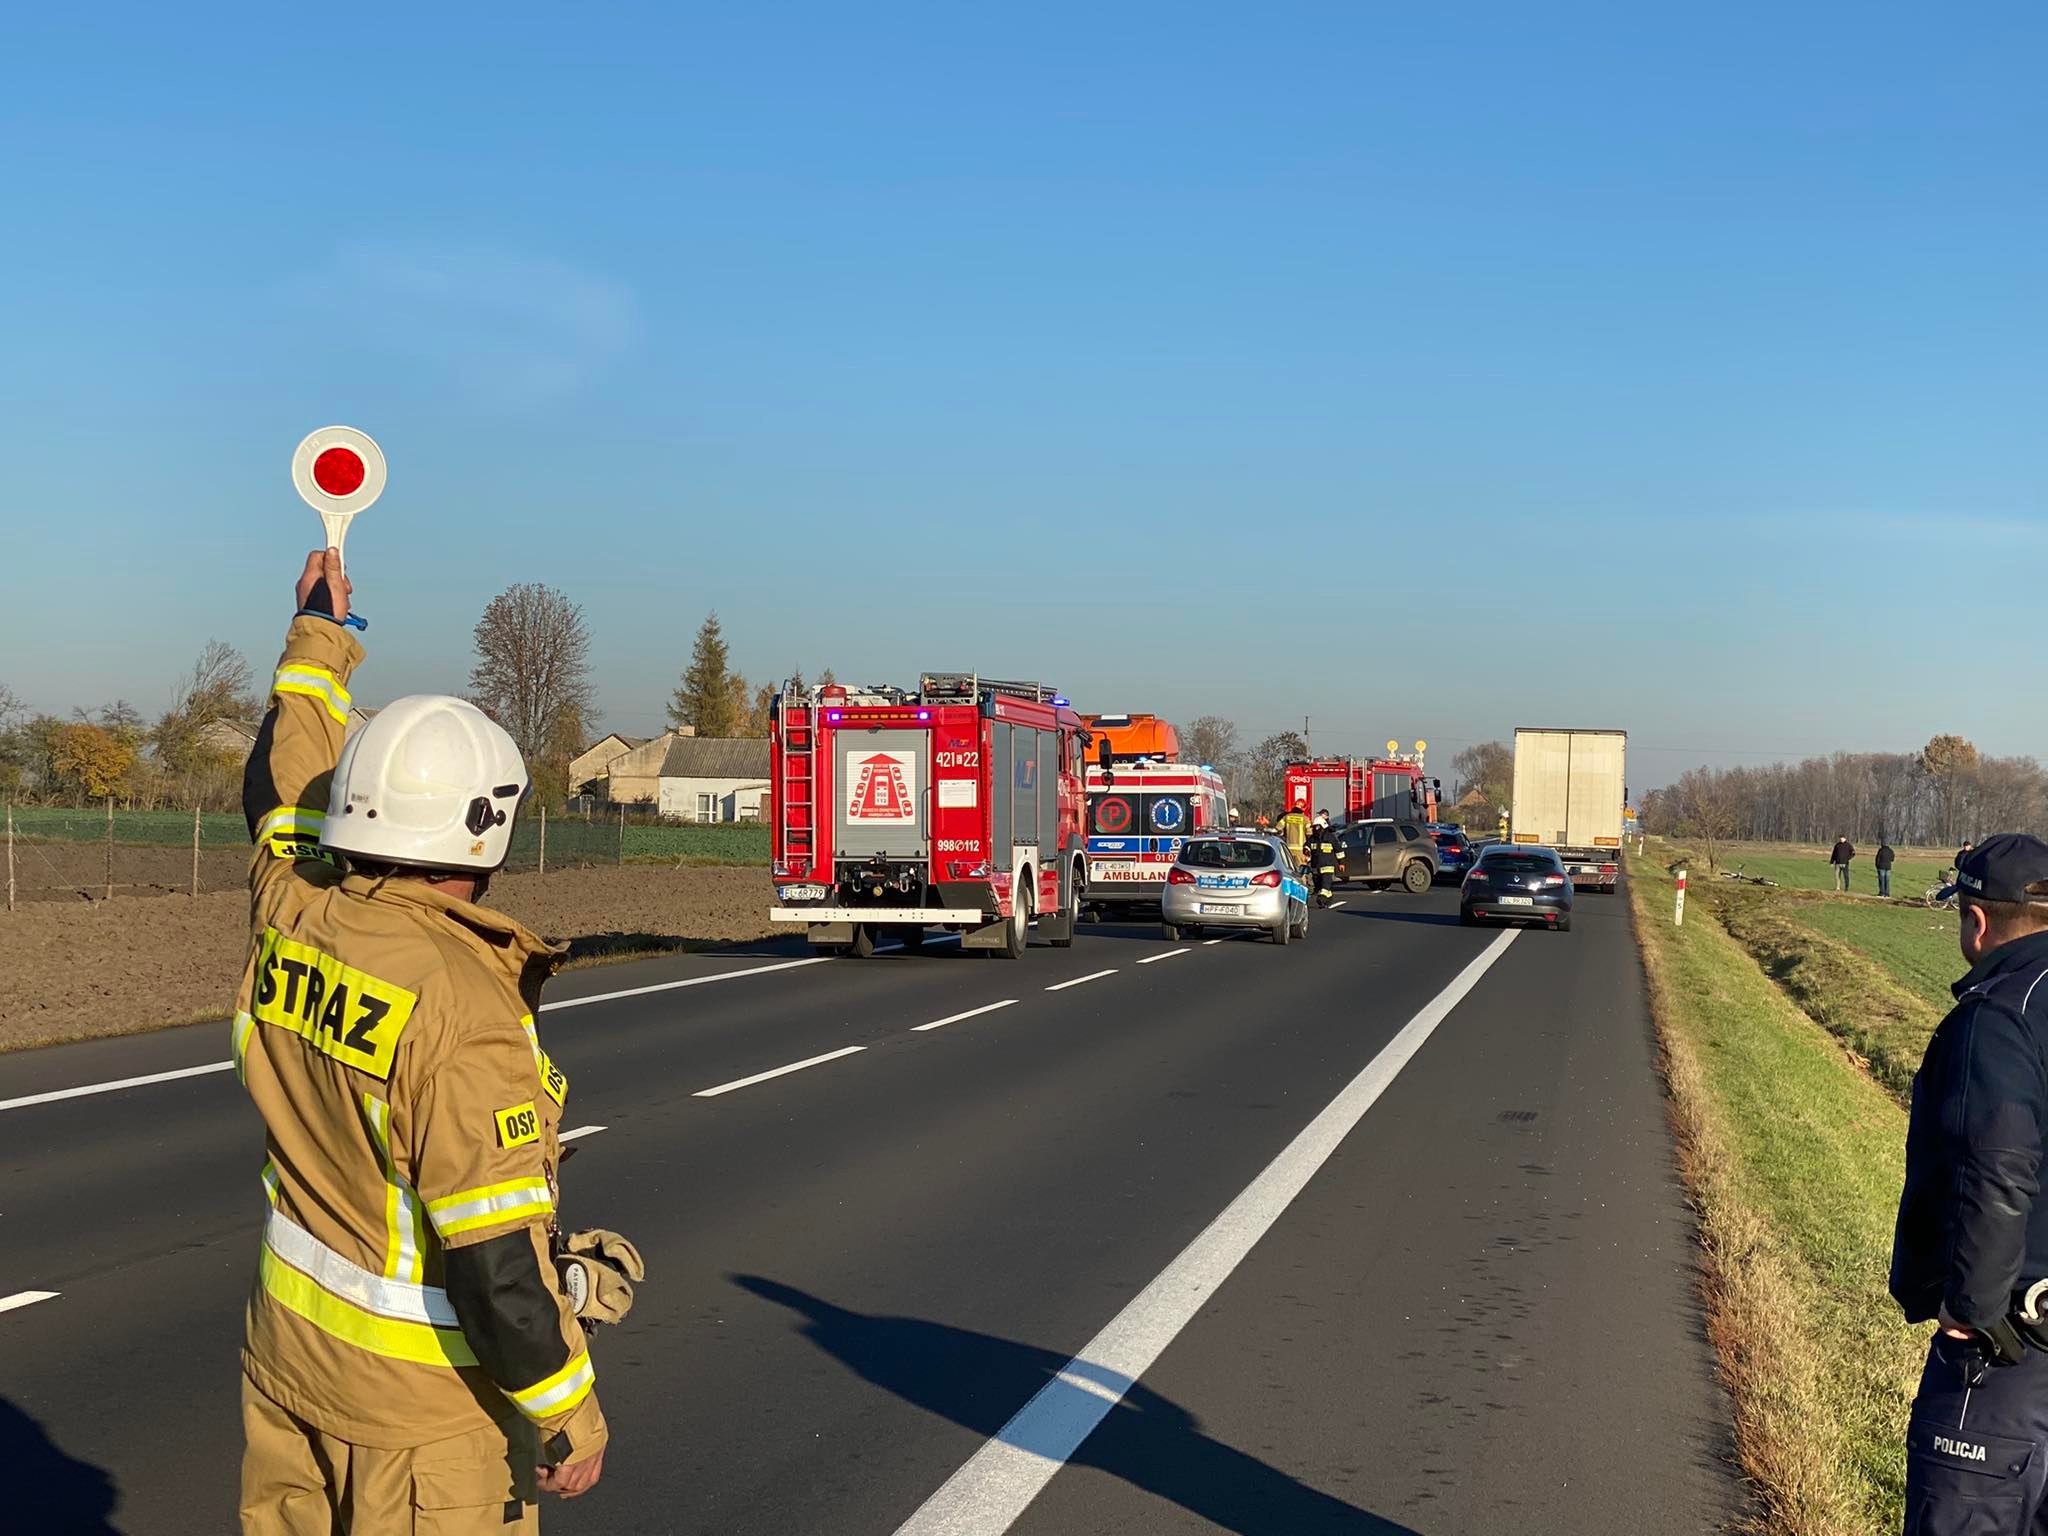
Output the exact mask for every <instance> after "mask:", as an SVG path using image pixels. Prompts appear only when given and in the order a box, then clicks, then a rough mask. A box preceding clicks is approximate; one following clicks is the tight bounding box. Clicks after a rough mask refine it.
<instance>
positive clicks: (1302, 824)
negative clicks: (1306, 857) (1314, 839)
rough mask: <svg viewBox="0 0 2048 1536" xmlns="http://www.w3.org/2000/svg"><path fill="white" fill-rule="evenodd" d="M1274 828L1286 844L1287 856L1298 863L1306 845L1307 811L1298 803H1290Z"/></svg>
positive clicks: (1307, 830) (1307, 831)
mask: <svg viewBox="0 0 2048 1536" xmlns="http://www.w3.org/2000/svg"><path fill="white" fill-rule="evenodd" d="M1275 830H1276V831H1278V832H1279V834H1280V840H1281V841H1282V842H1284V843H1286V844H1287V856H1288V857H1289V858H1290V859H1292V860H1293V861H1294V862H1295V864H1296V865H1299V864H1300V863H1301V861H1302V854H1303V851H1304V850H1305V849H1306V848H1307V847H1308V833H1309V825H1308V812H1307V811H1304V810H1303V809H1302V808H1301V807H1300V806H1298V805H1290V806H1289V807H1288V808H1287V813H1286V814H1285V815H1284V816H1282V817H1281V818H1280V825H1279V826H1278V827H1277V828H1276V829H1275Z"/></svg>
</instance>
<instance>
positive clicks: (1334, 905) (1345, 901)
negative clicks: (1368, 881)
mask: <svg viewBox="0 0 2048 1536" xmlns="http://www.w3.org/2000/svg"><path fill="white" fill-rule="evenodd" d="M1350 905H1351V898H1350V897H1348V896H1347V897H1345V898H1344V899H1343V900H1342V901H1333V902H1331V903H1330V910H1331V911H1332V912H1334V911H1336V910H1337V909H1338V908H1339V907H1348V906H1350Z"/></svg>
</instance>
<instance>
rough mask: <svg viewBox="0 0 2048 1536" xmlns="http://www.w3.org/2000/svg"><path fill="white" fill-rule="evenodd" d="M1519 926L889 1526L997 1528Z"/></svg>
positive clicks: (968, 1533) (1219, 1278)
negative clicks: (938, 1485) (925, 1495)
mask: <svg viewBox="0 0 2048 1536" xmlns="http://www.w3.org/2000/svg"><path fill="white" fill-rule="evenodd" d="M1518 932H1520V930H1519V929H1515V928H1509V929H1505V930H1503V931H1502V932H1501V934H1500V936H1499V937H1498V938H1496V939H1495V940H1494V941H1493V942H1492V943H1491V944H1489V945H1487V947H1486V948H1485V949H1483V950H1481V951H1480V952H1479V956H1478V958H1477V959H1475V960H1474V961H1472V963H1471V964H1470V965H1468V966H1466V967H1465V969H1464V970H1462V971H1460V972H1459V973H1458V974H1457V976H1456V977H1455V978H1453V979H1452V981H1451V983H1450V985H1449V986H1447V987H1445V988H1444V989H1443V991H1441V992H1439V993H1438V994H1437V995H1436V996H1435V997H1434V998H1433V999H1431V1001H1430V1002H1429V1004H1428V1006H1427V1007H1425V1008H1424V1009H1423V1010H1422V1011H1421V1012H1420V1013H1418V1014H1416V1015H1415V1017H1414V1018H1412V1019H1410V1020H1409V1021H1408V1022H1407V1023H1406V1024H1404V1025H1402V1026H1401V1031H1400V1033H1399V1034H1397V1035H1395V1036H1394V1038H1393V1039H1392V1040H1390V1041H1388V1042H1387V1044H1386V1046H1385V1047H1384V1048H1383V1049H1382V1050H1381V1051H1380V1053H1379V1055H1377V1056H1375V1057H1373V1059H1372V1060H1371V1061H1369V1062H1367V1063H1366V1065H1365V1068H1364V1070H1363V1071H1361V1072H1360V1073H1359V1074H1358V1076H1356V1077H1354V1078H1353V1079H1352V1080H1351V1081H1350V1082H1349V1083H1347V1084H1345V1086H1344V1087H1343V1088H1342V1089H1341V1090H1340V1091H1339V1092H1338V1094H1337V1096H1336V1097H1335V1098H1334V1099H1332V1100H1331V1101H1330V1102H1329V1104H1328V1106H1327V1107H1325V1108H1324V1110H1323V1111H1322V1113H1321V1114H1319V1115H1317V1116H1316V1117H1315V1119H1313V1120H1311V1121H1310V1122H1309V1123H1308V1125H1307V1126H1305V1127H1304V1128H1303V1130H1302V1132H1301V1134H1300V1135H1298V1136H1296V1137H1295V1138H1294V1140H1293V1141H1291V1142H1289V1143H1288V1144H1287V1146H1286V1148H1285V1149H1284V1150H1283V1151H1282V1152H1281V1153H1280V1155H1279V1156H1278V1157H1276V1158H1274V1159H1273V1161H1272V1162H1270V1163H1268V1164H1267V1165H1266V1167H1265V1169H1264V1170H1263V1171H1262V1172H1261V1173H1260V1174H1259V1176H1258V1177H1257V1178H1255V1179H1253V1180H1252V1182H1251V1183H1250V1184H1248V1185H1246V1186H1245V1189H1244V1192H1243V1193H1242V1194H1240V1195H1239V1196H1238V1197H1237V1198H1236V1199H1235V1200H1233V1201H1231V1202H1230V1204H1229V1205H1228V1206H1227V1207H1226V1208H1225V1209H1224V1211H1223V1214H1222V1215H1220V1216H1218V1217H1217V1218H1216V1219H1215V1220H1214V1221H1213V1222H1211V1223H1210V1224H1209V1225H1208V1227H1207V1228H1206V1229H1205V1230H1204V1231H1203V1232H1202V1233H1201V1235H1200V1236H1198V1237H1197V1238H1196V1239H1195V1240H1194V1241H1193V1242H1191V1243H1189V1244H1188V1245H1187V1247H1186V1248H1184V1249H1182V1250H1181V1253H1180V1256H1179V1257H1178V1258H1176V1259H1175V1260H1174V1261H1173V1262H1172V1263H1171V1264H1169V1265H1167V1266H1166V1268H1165V1269H1163V1270H1161V1271H1160V1272H1159V1275H1158V1277H1157V1278H1156V1279H1154V1280H1153V1281H1152V1283H1151V1284H1150V1285H1148V1286H1146V1287H1145V1289H1144V1290H1142V1291H1140V1292H1139V1293H1138V1294H1137V1295H1136V1296H1135V1297H1134V1298H1132V1300H1131V1302H1130V1304H1129V1305H1128V1306H1126V1307H1125V1308H1124V1309H1123V1311H1121V1312H1119V1313H1118V1314H1117V1315H1116V1317H1115V1319H1114V1320H1113V1321H1111V1323H1110V1324H1109V1326H1108V1327H1107V1328H1104V1329H1103V1330H1102V1332H1100V1333H1098V1334H1097V1335H1096V1336H1095V1337H1094V1338H1093V1339H1091V1340H1090V1341H1089V1342H1088V1345H1087V1347H1086V1348H1084V1349H1083V1350H1082V1351H1081V1353H1080V1354H1078V1355H1076V1356H1075V1357H1074V1358H1073V1359H1072V1360H1070V1361H1068V1362H1067V1367H1066V1369H1065V1370H1063V1371H1061V1372H1060V1373H1059V1374H1058V1375H1057V1376H1056V1377H1054V1378H1053V1379H1052V1380H1051V1381H1049V1382H1047V1383H1046V1384H1045V1385H1044V1386H1043V1387H1041V1388H1040V1389H1039V1390H1038V1393H1037V1395H1036V1396H1035V1397H1033V1398H1032V1399H1031V1401H1030V1402H1028V1403H1026V1404H1025V1405H1024V1406H1023V1408H1022V1409H1020V1410H1019V1411H1018V1413H1017V1415H1016V1416H1015V1417H1014V1418H1012V1419H1011V1420H1010V1422H1009V1423H1008V1424H1005V1425H1004V1426H1003V1427H1002V1429H1001V1430H999V1431H997V1433H996V1437H995V1438H994V1439H993V1440H990V1441H989V1442H988V1443H987V1444H986V1445H984V1446H982V1448H981V1449H980V1450H978V1451H976V1452H975V1453H974V1455H973V1456H971V1457H969V1458H968V1460H967V1462H966V1464H965V1465H963V1466H962V1467H961V1468H960V1470H959V1471H957V1472H955V1473H954V1474H953V1475H952V1477H950V1478H949V1479H947V1481H946V1483H945V1486H943V1487H942V1488H940V1489H939V1491H938V1492H937V1493H934V1494H933V1495H932V1496H931V1497H930V1498H929V1499H927V1500H925V1502H924V1503H923V1505H921V1506H920V1507H919V1508H918V1510H917V1512H916V1513H915V1514H913V1515H912V1516H911V1517H910V1518H909V1519H908V1520H906V1521H904V1522H903V1524H902V1525H900V1526H898V1527H897V1529H896V1536H997V1533H999V1532H1002V1531H1007V1530H1008V1529H1009V1528H1010V1526H1011V1525H1012V1524H1013V1523H1014V1522H1015V1521H1016V1520H1017V1518H1018V1516H1020V1515H1022V1514H1023V1513H1024V1510H1025V1507H1026V1506H1027V1505H1029V1504H1030V1503H1031V1501H1032V1500H1033V1499H1034V1498H1036V1497H1037V1496H1038V1494H1039V1493H1040V1491H1042V1490H1043V1489H1044V1487H1045V1485H1046V1484H1047V1483H1048V1482H1050V1481H1051V1480H1052V1477H1053V1474H1054V1473H1056V1472H1057V1471H1059V1469H1060V1468H1061V1467H1062V1466H1063V1465H1065V1463H1066V1460H1067V1458H1068V1457H1069V1456H1071V1455H1073V1453H1074V1451H1075V1450H1076V1449H1077V1448H1078V1447H1079V1446H1080V1444H1081V1442H1082V1441H1083V1440H1085V1439H1087V1438H1088V1436H1089V1434H1090V1433H1091V1432H1092V1431H1093V1430H1094V1428H1095V1426H1096V1425H1098V1424H1100V1423H1101V1422H1102V1420H1103V1419H1104V1417H1106V1416H1107V1415H1108V1413H1109V1411H1110V1410H1111V1409H1112V1408H1114V1407H1115V1406H1116V1405H1117V1403H1118V1402H1119V1401H1121V1400H1122V1398H1123V1395H1124V1394H1125V1393H1126V1392H1128V1391H1129V1390H1130V1389H1131V1387H1132V1386H1133V1385H1134V1384H1135V1383H1136V1382H1137V1380H1138V1378H1139V1377H1141V1376H1143V1375H1144V1374H1145V1372H1146V1371H1147V1370H1148V1369H1150V1368H1151V1366H1152V1363H1153V1362H1154V1361H1156V1360H1157V1359H1158V1358H1159V1356H1160V1354H1161V1352H1162V1351H1163V1350H1165V1348H1166V1346H1167V1345H1168V1344H1171V1343H1172V1342H1173V1340H1174V1337H1175V1335H1177V1334H1178V1333H1179V1332H1180V1331H1181V1329H1183V1328H1185V1327H1186V1326H1187V1325H1188V1323H1189V1321H1190V1320H1192V1319H1193V1318H1194V1317H1195V1315H1196V1314H1197V1313H1199V1312H1200V1311H1201V1310H1202V1308H1203V1307H1204V1306H1206V1305H1207V1304H1208V1301H1209V1298H1210V1297H1212V1296H1214V1295H1215V1294H1216V1291H1217V1288H1218V1287H1220V1286H1221V1285H1222V1284H1223V1282H1224V1281H1225V1280H1227V1279H1228V1278H1229V1277H1230V1272H1231V1271H1232V1270H1234V1269H1236V1268H1237V1266H1238V1264H1239V1263H1241V1262H1242V1261H1243V1259H1244V1256H1245V1255H1246V1254H1248V1253H1250V1252H1251V1250H1252V1247H1253V1245H1254V1244H1256V1243H1257V1242H1258V1240H1259V1239H1260V1238H1261V1237H1263V1236H1265V1234H1266V1233H1267V1231H1268V1230H1270V1229H1271V1227H1272V1225H1273V1223H1274V1222H1276V1221H1278V1220H1279V1219H1280V1215H1281V1213H1282V1212H1283V1211H1285V1210H1286V1209H1287V1207H1288V1206H1289V1205H1290V1204H1291V1203H1292V1202H1293V1200H1294V1197H1295V1196H1296V1195H1298V1194H1300V1193H1301V1191H1302V1190H1303V1188H1305V1187H1306V1186H1307V1184H1308V1181H1309V1180H1310V1179H1311V1178H1312V1177H1314V1175H1315V1172H1316V1170H1317V1169H1319V1168H1321V1167H1322V1166H1323V1164H1324V1163H1325V1162H1327V1161H1328V1160H1329V1157H1330V1154H1331V1153H1333V1152H1335V1151H1336V1150H1337V1148H1338V1147H1339V1146H1340V1145H1341V1144H1342V1143H1343V1141H1344V1138H1345V1136H1347V1135H1348V1134H1349V1133H1350V1131H1351V1129H1352V1127H1353V1126H1355V1125H1357V1124H1358V1122H1359V1121H1360V1120H1362V1119H1363V1118H1364V1117H1365V1112H1366V1111H1367V1110H1369V1109H1371V1108H1372V1106H1373V1105H1374V1103H1376V1102H1377V1101H1378V1099H1379V1096H1380V1095H1381V1094H1382V1093H1384V1092H1386V1090H1387V1085H1388V1084H1390V1083H1391V1082H1393V1080H1394V1079H1395V1078H1396V1077H1397V1076H1399V1075H1400V1072H1401V1069H1402V1068H1403V1067H1405V1066H1407V1065H1408V1063H1409V1062H1410V1061H1411V1060H1413V1059H1414V1056H1415V1053H1416V1052H1417V1051H1419V1050H1420V1049H1421V1048H1422V1045H1423V1043H1424V1042H1425V1041H1427V1040H1428V1039H1429V1037H1430V1035H1431V1034H1432V1033H1433V1032H1434V1031H1435V1029H1436V1027H1437V1025H1439V1024H1441V1023H1442V1022H1443V1021H1444V1019H1445V1018H1446V1017H1447V1016H1448V1015H1449V1013H1450V1011H1451V1010H1452V1009H1453V1008H1455V1007H1457V1005H1458V1003H1459V1002H1460V1001H1461V1000H1462V999H1463V998H1464V996H1465V994H1466V993H1468V992H1470V991H1471V990H1472V988H1473V987H1474V986H1475V985H1476V984H1477V983H1478V981H1479V978H1480V977H1482V976H1484V975H1485V974H1486V972H1487V969H1488V968H1489V967H1490V966H1491V965H1492V964H1493V963H1494V961H1496V960H1498V959H1499V958H1500V957H1501V955H1502V954H1503V953H1504V952H1505V951H1506V949H1507V947H1508V945H1510V944H1511V943H1513V942H1514V939H1515V935H1516V934H1517V933H1518Z"/></svg>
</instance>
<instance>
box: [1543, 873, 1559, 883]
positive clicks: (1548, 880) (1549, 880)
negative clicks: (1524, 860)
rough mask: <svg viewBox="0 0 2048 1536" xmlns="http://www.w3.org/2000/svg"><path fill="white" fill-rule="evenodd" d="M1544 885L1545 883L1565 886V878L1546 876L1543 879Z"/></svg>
mask: <svg viewBox="0 0 2048 1536" xmlns="http://www.w3.org/2000/svg"><path fill="white" fill-rule="evenodd" d="M1543 883H1544V884H1545V885H1563V884H1564V876H1563V875H1545V876H1544V877H1543Z"/></svg>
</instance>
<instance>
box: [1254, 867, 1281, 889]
mask: <svg viewBox="0 0 2048 1536" xmlns="http://www.w3.org/2000/svg"><path fill="white" fill-rule="evenodd" d="M1252 884H1253V885H1263V886H1264V887H1266V889H1267V890H1272V889H1274V888H1275V887H1276V886H1278V885H1279V884H1280V871H1279V870H1277V869H1269V870H1267V871H1266V872H1265V873H1264V874H1263V875H1253V876H1252Z"/></svg>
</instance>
